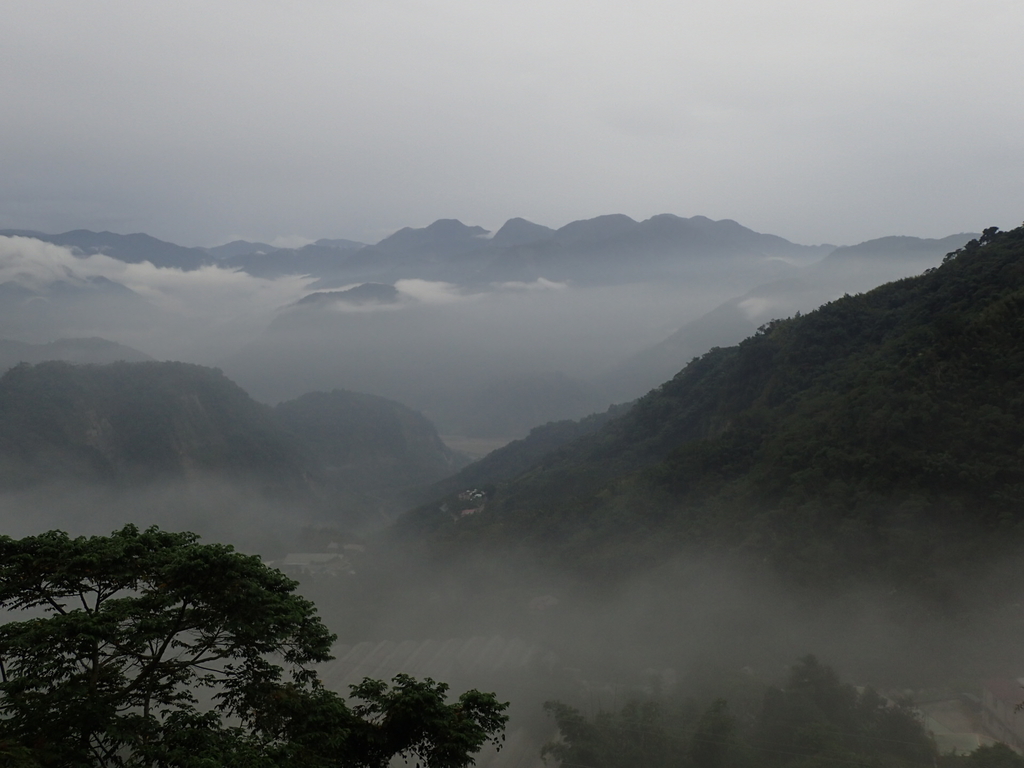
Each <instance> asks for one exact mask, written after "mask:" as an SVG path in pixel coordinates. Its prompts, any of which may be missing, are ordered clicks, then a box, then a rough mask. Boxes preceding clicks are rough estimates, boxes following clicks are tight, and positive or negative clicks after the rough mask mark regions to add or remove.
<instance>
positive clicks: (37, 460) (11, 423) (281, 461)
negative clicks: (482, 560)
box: [0, 340, 465, 528]
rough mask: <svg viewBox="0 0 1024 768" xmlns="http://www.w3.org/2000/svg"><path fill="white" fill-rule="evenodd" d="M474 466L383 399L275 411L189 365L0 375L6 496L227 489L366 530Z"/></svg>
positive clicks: (343, 399)
mask: <svg viewBox="0 0 1024 768" xmlns="http://www.w3.org/2000/svg"><path fill="white" fill-rule="evenodd" d="M85 341H86V342H102V340H85ZM89 346H90V344H89V343H86V344H84V345H83V344H76V343H71V344H61V343H57V344H55V345H54V348H55V349H56V350H58V351H59V350H60V349H65V350H70V351H73V352H75V353H76V354H83V348H88V347H89ZM93 346H95V347H96V348H97V349H96V350H94V352H101V353H107V354H109V353H112V352H113V351H114V349H115V348H116V347H117V346H118V345H111V343H110V342H102V343H94V345H93ZM2 348H3V345H0V349H2ZM122 349H127V348H122ZM464 463H465V462H464V461H463V460H461V459H460V457H459V456H457V455H455V454H454V453H453V452H452V451H450V450H449V449H448V448H447V447H446V446H445V445H444V443H443V442H442V441H441V439H440V438H439V437H438V435H437V431H436V430H435V429H434V427H433V425H432V424H431V423H430V422H429V421H427V419H426V418H424V417H423V416H422V415H421V414H419V413H417V412H415V411H413V410H411V409H409V408H406V407H405V406H403V405H401V404H400V403H396V402H394V401H391V400H385V399H384V398H381V397H374V396H371V395H362V394H358V393H354V392H342V391H335V392H330V393H324V392H319V393H310V394H308V395H305V396H303V397H300V398H298V399H297V400H293V401H290V402H287V403H282V404H280V405H278V406H277V407H276V408H271V407H269V406H266V405H263V404H262V403H258V402H256V401H254V400H253V399H252V398H250V397H249V395H248V394H247V393H246V392H245V391H244V390H242V389H241V388H240V387H239V386H237V385H236V384H235V383H233V382H232V381H230V380H229V379H228V378H226V377H225V376H224V375H223V374H222V373H221V372H220V371H219V370H217V369H213V368H204V367H202V366H198V365H188V364H185V363H157V362H137V363H129V362H115V363H111V364H107V365H91V364H90V365H74V364H71V363H68V362H56V361H55V362H43V363H39V364H36V365H30V364H28V363H21V364H19V365H17V366H15V367H14V368H12V369H11V370H9V371H8V372H7V373H6V374H5V375H4V376H3V377H0V492H2V491H17V490H26V489H30V488H39V487H46V486H59V487H63V488H73V487H75V486H76V485H79V484H81V485H83V486H85V487H89V486H97V487H105V488H109V489H115V490H116V489H122V490H130V489H138V488H143V487H146V486H147V485H149V484H152V483H167V482H172V483H173V482H181V483H185V484H189V483H192V482H209V481H216V482H221V483H227V484H229V485H232V484H233V485H237V486H238V487H241V488H245V489H252V490H256V491H258V492H259V493H261V494H262V495H264V496H266V497H268V498H270V499H272V500H276V501H278V502H286V503H287V506H288V507H299V508H302V507H304V508H305V509H306V510H307V511H310V512H317V513H318V514H321V515H323V516H326V517H328V518H331V519H333V520H334V521H335V522H337V523H340V524H343V525H345V526H349V527H357V528H359V527H366V526H367V525H370V526H372V525H380V524H382V523H383V522H386V520H387V519H388V516H389V515H391V514H393V513H395V512H396V511H397V510H398V508H399V507H400V505H401V503H402V502H401V500H400V499H401V495H400V494H401V492H402V491H403V490H404V489H406V488H409V487H411V486H415V485H425V484H428V483H433V482H435V481H437V480H439V479H440V478H442V477H445V476H447V475H449V474H452V473H453V472H455V471H456V470H457V469H458V468H459V467H461V466H462V465H463V464H464Z"/></svg>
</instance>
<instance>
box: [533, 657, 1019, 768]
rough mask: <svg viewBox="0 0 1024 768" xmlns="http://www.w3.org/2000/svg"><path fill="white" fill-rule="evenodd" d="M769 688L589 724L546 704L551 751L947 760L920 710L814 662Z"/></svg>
mask: <svg viewBox="0 0 1024 768" xmlns="http://www.w3.org/2000/svg"><path fill="white" fill-rule="evenodd" d="M762 688H763V687H762V686H759V685H757V684H756V683H754V681H752V680H751V681H749V682H748V683H747V685H746V690H743V691H742V692H741V697H740V699H739V700H738V701H737V702H735V703H734V704H732V705H730V703H729V702H727V701H726V700H724V699H716V700H714V701H712V702H710V703H701V702H699V701H698V700H697V699H693V698H681V697H679V696H675V695H662V696H654V697H651V698H647V699H634V700H631V701H629V702H627V703H626V704H625V706H623V707H622V708H621V709H620V710H618V711H602V712H598V713H597V714H595V715H594V716H592V717H589V718H588V717H586V716H584V715H583V714H582V713H581V712H580V711H578V710H576V709H574V708H572V707H569V706H566V705H565V704H562V703H560V702H548V703H547V704H546V705H545V708H546V709H547V710H548V712H549V713H550V714H551V715H552V716H553V717H554V718H555V722H556V723H557V724H558V728H559V732H560V735H561V739H560V740H559V741H557V742H553V743H551V744H549V745H548V746H547V747H546V748H545V754H547V755H550V756H552V757H555V758H557V759H558V760H559V761H561V765H563V766H567V767H568V766H574V765H576V766H584V765H585V766H589V767H590V768H632V766H638V765H643V766H647V767H649V768H659V766H666V767H667V766H688V767H692V768H719V766H721V767H723V768H724V766H733V767H734V768H736V767H738V766H777V767H779V768H782V766H818V765H821V766H826V765H835V764H849V765H878V766H890V767H891V768H897V767H898V766H919V765H932V766H934V765H935V764H936V760H937V758H938V757H939V755H938V754H937V751H936V748H935V745H934V743H933V742H932V740H931V739H930V738H929V736H928V734H927V733H926V731H925V729H924V727H923V725H922V724H921V721H920V720H919V719H918V717H917V715H916V714H915V712H914V711H913V709H912V708H911V707H910V706H908V705H907V704H906V703H904V702H898V701H896V702H893V701H889V700H887V699H885V698H883V697H881V696H879V695H878V694H877V693H875V691H873V690H871V689H870V688H865V689H862V690H859V691H858V690H857V689H855V688H854V687H853V686H852V685H849V684H845V683H842V682H841V681H840V680H839V677H838V675H836V673H835V672H834V671H833V670H832V669H831V668H830V667H828V666H825V665H823V664H821V663H820V662H819V661H818V660H817V659H816V658H815V657H813V656H807V657H806V658H804V659H802V660H801V661H800V663H799V664H797V665H795V666H794V667H793V668H792V670H791V671H790V674H789V677H788V679H787V680H786V682H785V683H784V684H783V685H782V686H781V687H775V686H771V687H768V688H767V689H764V692H763V693H761V694H760V696H758V695H757V694H758V692H759V691H760V690H762ZM1011 755H1012V753H1011ZM1014 757H1016V755H1014ZM1018 760H1019V758H1018ZM1021 762H1024V761H1021ZM1011 765H1016V763H1011Z"/></svg>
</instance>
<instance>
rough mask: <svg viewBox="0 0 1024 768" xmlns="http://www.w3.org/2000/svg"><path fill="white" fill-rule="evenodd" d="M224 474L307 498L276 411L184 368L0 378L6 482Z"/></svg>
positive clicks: (123, 366) (37, 370) (126, 367)
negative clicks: (276, 416) (273, 413)
mask: <svg viewBox="0 0 1024 768" xmlns="http://www.w3.org/2000/svg"><path fill="white" fill-rule="evenodd" d="M206 474H217V475H220V476H223V477H225V478H227V479H233V480H244V481H246V482H252V483H255V484H256V485H257V487H259V488H262V489H264V490H265V491H267V492H271V493H273V494H275V495H281V494H298V495H308V494H309V492H310V489H309V486H308V482H307V480H306V479H305V477H304V473H303V467H302V466H301V464H300V462H299V460H298V453H297V449H296V446H295V445H294V444H293V442H292V440H291V439H290V438H289V436H288V435H287V433H286V432H284V430H282V429H281V427H279V426H278V425H277V424H276V423H275V421H274V419H273V415H272V412H271V410H270V409H269V408H268V407H267V406H264V405H261V404H259V403H257V402H255V401H253V400H252V399H251V398H250V397H249V396H248V395H247V394H246V393H245V392H244V391H243V390H242V389H241V388H240V387H238V386H237V385H236V384H234V383H233V382H231V381H230V380H229V379H227V378H226V377H225V376H224V375H223V374H221V373H220V372H219V371H217V370H213V369H210V368H203V367H201V366H197V365H187V364H185V363H153V362H149V363H112V364H110V365H72V364H69V363H65V362H46V363H40V364H38V365H34V366H33V365H27V364H26V365H19V366H17V367H15V368H13V369H11V370H10V371H8V372H7V373H6V374H5V375H4V376H3V377H2V378H0V486H2V487H3V488H4V489H11V488H18V487H25V486H30V485H36V484H42V483H47V482H59V483H65V484H68V483H74V482H86V483H95V482H100V483H111V484H115V485H125V486H130V485H132V484H137V483H141V482H152V481H156V480H169V479H181V480H188V479H198V478H201V477H203V476H204V475H206Z"/></svg>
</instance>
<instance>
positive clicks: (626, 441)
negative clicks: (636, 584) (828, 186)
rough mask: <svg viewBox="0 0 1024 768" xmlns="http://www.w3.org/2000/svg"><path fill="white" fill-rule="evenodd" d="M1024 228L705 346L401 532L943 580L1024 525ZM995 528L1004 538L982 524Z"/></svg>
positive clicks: (813, 575) (583, 551) (579, 556)
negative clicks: (477, 504) (606, 414)
mask: <svg viewBox="0 0 1024 768" xmlns="http://www.w3.org/2000/svg"><path fill="white" fill-rule="evenodd" d="M1022 391H1024V228H1019V229H1015V230H1013V231H1010V232H1006V233H998V232H997V231H996V230H995V229H994V228H993V229H989V230H986V232H985V233H984V235H982V236H981V237H980V238H978V239H977V240H973V241H971V242H970V243H969V244H968V245H967V246H965V247H964V248H962V249H960V250H958V251H956V252H954V253H952V254H950V255H949V256H948V257H947V258H946V260H945V261H944V263H943V265H942V266H941V267H939V268H936V269H934V270H929V272H927V273H926V274H924V275H922V276H920V277H916V278H908V279H905V280H900V281H898V282H895V283H890V284H887V285H884V286H881V287H880V288H877V289H875V290H873V291H870V292H868V293H865V294H861V295H856V296H845V297H843V298H841V299H838V300H836V301H833V302H831V303H829V304H826V305H825V306H823V307H821V308H820V309H818V310H817V311H815V312H812V313H809V314H807V315H805V316H802V317H801V316H798V317H794V318H791V319H788V320H779V321H774V322H771V323H769V324H767V325H766V326H764V327H762V328H761V329H760V330H759V331H758V333H757V334H756V335H754V336H752V337H750V338H748V339H747V340H745V341H744V342H743V343H741V344H740V345H738V346H736V347H730V348H724V349H713V350H711V351H710V352H708V353H707V354H705V355H704V356H702V357H700V358H698V359H695V360H694V361H693V362H691V363H690V364H689V365H688V366H687V367H686V368H685V369H684V370H683V371H681V372H680V373H679V374H678V375H677V376H676V377H675V378H673V379H672V380H671V381H669V382H666V383H665V384H664V385H662V386H661V387H659V388H658V389H656V390H654V391H652V392H651V393H650V394H648V395H647V396H646V397H644V398H642V399H641V400H640V401H639V402H638V403H637V405H636V406H635V407H634V408H633V409H632V410H630V411H629V412H628V413H627V414H626V415H625V416H623V417H621V418H619V419H616V420H614V421H612V422H611V423H609V424H608V425H607V426H605V427H604V428H603V429H601V430H600V431H599V432H597V433H596V434H593V435H591V436H587V437H583V438H581V439H579V440H576V441H574V442H572V443H569V444H568V445H566V446H564V447H562V448H561V449H559V450H557V451H555V452H553V453H551V454H549V455H548V456H546V457H545V458H544V459H542V460H541V461H539V462H538V463H536V464H535V465H534V466H533V467H532V468H531V469H529V470H528V471H526V472H524V473H522V474H520V475H519V476H518V477H516V478H515V479H513V480H511V481H510V482H507V483H505V484H502V485H499V486H498V488H497V490H496V493H495V494H494V495H493V497H492V498H491V499H490V500H489V502H488V504H487V505H486V507H485V508H484V510H483V511H481V512H480V513H479V514H476V515H473V516H471V517H470V518H462V519H459V520H457V521H456V520H453V519H452V518H451V517H450V516H448V515H446V514H444V513H442V512H440V511H439V510H438V509H437V508H436V506H428V507H423V508H421V509H419V510H417V511H416V512H414V513H412V514H410V515H409V516H407V518H406V519H405V520H403V527H402V530H404V531H405V532H407V533H408V532H417V533H422V532H424V531H429V532H430V535H431V536H432V537H434V538H435V539H441V540H444V539H452V540H458V541H473V542H478V543H479V542H491V543H497V544H510V543H512V544H516V545H524V544H525V545H528V546H530V547H532V548H535V549H537V550H539V551H540V552H542V553H546V555H547V556H548V557H552V558H556V559H558V560H559V561H562V562H566V563H569V564H571V565H574V566H575V567H578V568H583V569H585V570H589V571H600V572H605V573H607V572H609V570H610V571H611V572H617V571H620V570H623V569H625V570H629V569H631V568H634V567H635V566H636V565H637V564H638V563H643V562H648V561H649V559H650V558H651V557H658V556H661V555H664V554H666V553H669V552H674V551H678V550H679V549H680V548H681V547H685V546H692V545H697V546H701V547H707V546H724V547H727V548H730V549H736V548H738V549H740V550H743V551H747V552H750V553H752V554H756V555H757V556H758V557H759V558H764V559H767V560H769V561H771V562H774V563H776V564H777V565H778V567H779V568H780V569H781V570H783V571H784V572H787V573H789V574H790V575H791V576H793V577H796V578H799V579H803V580H809V581H814V582H818V581H820V580H822V579H825V580H826V581H834V580H839V579H843V578H847V577H851V578H861V577H863V576H865V575H872V576H874V577H877V578H879V579H882V580H885V581H892V582H894V583H899V584H901V585H902V586H907V585H917V586H919V587H922V588H924V589H928V590H933V591H937V592H942V590H943V589H946V588H947V587H945V586H943V577H942V574H943V573H946V572H947V571H949V570H950V569H956V568H959V567H961V566H962V565H964V564H965V563H967V562H976V561H977V560H978V559H979V556H980V555H984V556H985V557H991V556H992V555H993V554H994V553H995V552H996V551H997V550H998V549H999V546H1000V544H1006V543H1007V542H1009V541H1011V540H1014V539H1015V538H1016V537H1017V536H1018V531H1019V529H1020V527H1021V525H1024V507H1022V501H1021V500H1022V499H1024V448H1022V446H1024V395H1022V394H1021V393H1022ZM990 534H996V535H990Z"/></svg>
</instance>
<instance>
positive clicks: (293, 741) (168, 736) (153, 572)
mask: <svg viewBox="0 0 1024 768" xmlns="http://www.w3.org/2000/svg"><path fill="white" fill-rule="evenodd" d="M296 586H297V584H296V582H294V581H292V580H291V579H289V578H287V577H286V576H284V574H282V573H280V572H279V571H277V570H274V569H272V568H269V567H267V566H266V565H264V564H263V563H262V561H261V560H260V559H259V558H258V557H256V556H250V555H244V554H241V553H238V552H235V551H234V550H233V549H232V548H231V547H230V546H227V545H220V544H200V543H199V541H198V537H197V536H196V535H195V534H191V533H171V532H167V531H162V530H159V529H157V528H150V529H148V530H145V531H139V530H138V529H137V528H136V527H135V526H131V525H128V526H125V527H124V528H123V529H121V530H120V531H116V532H114V533H113V534H112V535H111V536H93V537H88V538H86V537H79V538H71V537H69V536H68V535H67V534H66V533H63V532H60V531H51V532H49V533H44V534H42V535H39V536H32V537H27V538H24V539H21V540H14V539H11V538H10V537H6V536H5V537H0V609H4V610H7V611H22V612H25V613H27V614H28V617H27V618H26V619H25V620H22V621H9V622H8V623H5V624H3V625H2V626H0V758H3V759H5V760H7V761H8V762H11V763H13V764H15V765H25V766H118V767H120V766H125V767H126V768H127V767H130V766H142V765H146V766H195V767H196V768H200V767H202V768H206V766H211V767H212V766H234V765H237V766H243V765H244V766H247V767H250V766H251V767H252V768H258V767H259V766H263V765H266V766H268V767H269V766H275V767H277V766H291V765H300V764H301V765H303V766H313V767H314V768H315V767H318V766H324V768H327V767H328V766H340V765H345V766H384V765H387V763H388V762H389V760H390V759H391V757H392V756H394V755H396V754H404V755H409V756H416V757H417V758H419V759H420V760H422V762H423V764H425V765H427V766H431V767H432V768H447V767H448V766H465V765H469V764H471V763H472V754H473V753H475V752H476V751H477V750H479V748H480V747H481V746H482V745H483V743H484V742H485V741H487V740H488V739H490V740H492V741H493V740H496V739H498V738H500V735H501V732H502V731H503V728H504V723H505V720H506V719H507V718H506V716H505V715H504V714H503V712H504V710H505V708H506V707H507V704H501V703H499V702H498V701H497V700H496V699H495V697H494V696H493V694H484V693H480V692H479V691H469V692H467V693H465V694H463V695H462V696H461V697H460V698H459V699H458V701H457V702H455V703H453V704H448V703H447V686H445V685H444V684H443V683H436V682H434V681H432V680H425V681H416V680H413V679H412V678H409V677H407V676H404V675H403V676H399V677H397V678H395V680H394V681H392V684H388V683H385V682H381V681H374V680H365V681H363V683H362V684H361V685H358V686H355V687H354V688H353V690H352V695H353V697H354V698H355V699H357V700H358V701H359V703H358V704H356V705H355V706H352V707H350V706H349V705H348V704H347V703H346V702H345V701H344V700H343V699H342V698H340V697H339V696H338V695H336V694H335V693H333V692H331V691H329V690H326V689H325V688H324V687H323V686H322V684H321V683H320V681H319V680H318V679H317V675H316V669H315V667H314V666H313V665H315V664H316V663H318V662H323V661H327V660H329V659H330V658H331V655H330V648H331V644H332V642H333V641H334V635H333V634H331V633H330V632H329V631H328V630H327V628H326V627H325V626H324V625H323V623H322V622H321V621H320V619H319V617H318V616H317V614H316V609H315V607H314V606H313V604H312V603H310V602H309V601H308V600H306V599H304V598H303V597H301V596H299V595H297V594H295V588H296Z"/></svg>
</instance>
